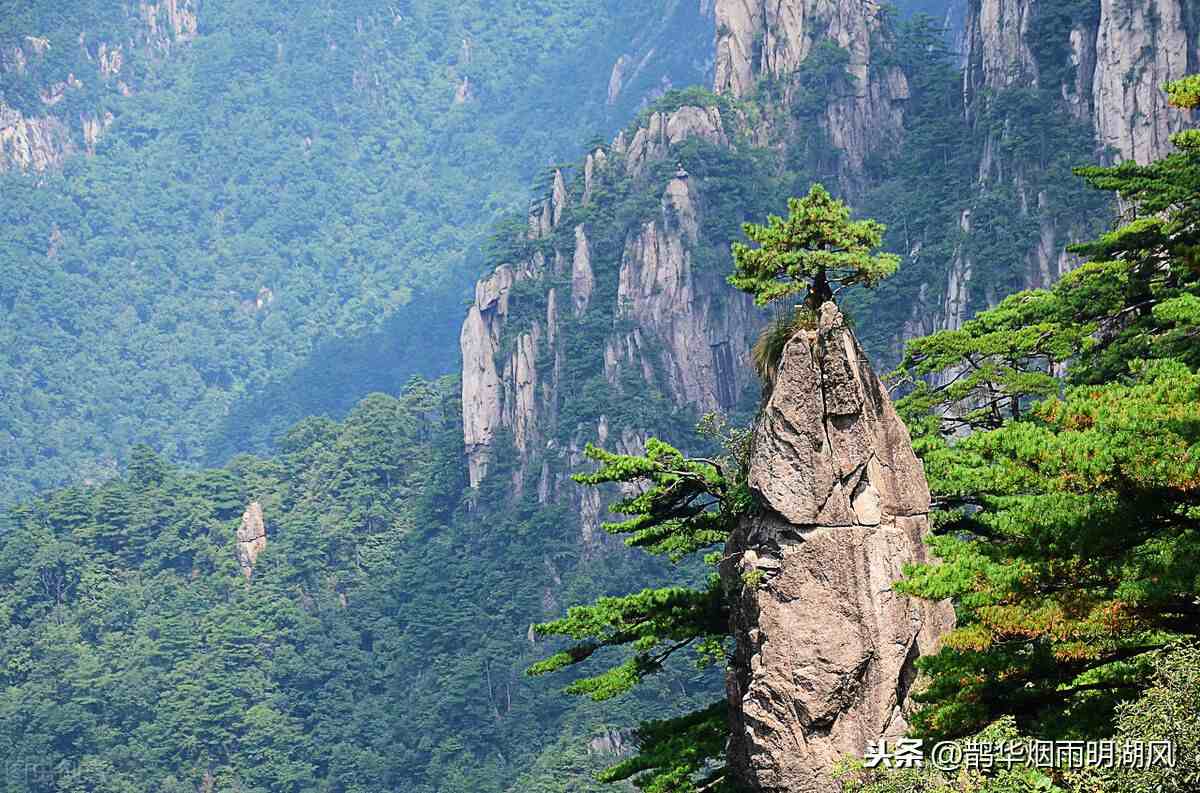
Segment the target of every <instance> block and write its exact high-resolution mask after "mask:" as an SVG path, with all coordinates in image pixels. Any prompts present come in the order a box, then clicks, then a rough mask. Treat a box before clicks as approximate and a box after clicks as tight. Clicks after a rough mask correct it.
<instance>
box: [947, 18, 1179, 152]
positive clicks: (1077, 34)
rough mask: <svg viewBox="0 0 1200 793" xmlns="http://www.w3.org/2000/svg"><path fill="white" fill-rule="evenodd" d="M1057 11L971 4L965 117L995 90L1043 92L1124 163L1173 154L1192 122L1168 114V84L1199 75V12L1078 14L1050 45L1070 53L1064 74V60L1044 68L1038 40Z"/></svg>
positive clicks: (1172, 111) (966, 37) (1173, 112)
mask: <svg viewBox="0 0 1200 793" xmlns="http://www.w3.org/2000/svg"><path fill="white" fill-rule="evenodd" d="M1081 10H1082V7H1081ZM1058 12H1061V9H1056V8H1054V6H1053V4H1052V3H1051V2H1050V0H969V3H968V6H967V24H966V31H965V35H964V41H965V43H966V48H967V52H966V66H965V71H964V75H963V79H964V87H965V92H966V100H967V104H968V111H970V108H971V106H972V105H973V104H974V103H975V102H977V101H979V99H980V98H984V97H986V94H987V93H988V92H991V91H997V90H1001V89H1004V88H1009V87H1014V86H1016V87H1026V86H1035V87H1036V86H1040V87H1042V88H1048V89H1051V90H1054V91H1055V92H1056V93H1058V94H1059V95H1060V96H1061V97H1062V99H1063V101H1064V103H1065V104H1066V106H1067V107H1068V108H1069V109H1070V110H1071V112H1072V113H1073V114H1074V115H1075V117H1076V118H1078V119H1080V120H1081V121H1084V122H1087V123H1089V124H1090V125H1091V126H1092V127H1093V128H1094V129H1095V132H1096V139H1097V143H1098V144H1099V145H1101V146H1104V147H1111V148H1112V149H1113V150H1114V151H1115V152H1116V153H1117V156H1118V159H1121V160H1130V159H1132V160H1136V161H1137V162H1141V163H1145V162H1149V161H1150V160H1153V159H1156V158H1158V157H1162V156H1163V155H1164V154H1166V153H1167V152H1168V151H1170V135H1171V133H1173V132H1177V131H1179V130H1180V129H1183V128H1184V127H1185V126H1187V125H1188V124H1189V123H1193V122H1194V116H1193V114H1190V113H1186V112H1183V111H1179V110H1176V109H1173V108H1170V107H1169V106H1168V105H1167V102H1166V97H1165V96H1164V95H1163V92H1162V90H1161V86H1162V84H1163V83H1164V82H1167V81H1168V80H1175V79H1178V78H1180V77H1182V76H1183V75H1185V74H1187V73H1189V72H1193V71H1196V70H1197V69H1198V68H1200V52H1198V44H1197V34H1200V30H1198V29H1197V26H1198V25H1200V13H1197V12H1196V11H1194V10H1193V11H1189V9H1188V7H1187V3H1186V2H1185V0H1096V3H1095V7H1094V8H1093V9H1091V13H1077V14H1076V15H1075V17H1074V18H1073V19H1072V20H1071V24H1070V26H1069V28H1068V29H1064V37H1063V39H1062V40H1061V41H1049V42H1044V43H1043V46H1044V47H1045V46H1047V45H1048V46H1049V50H1050V51H1055V52H1056V54H1057V51H1058V50H1062V51H1066V52H1068V53H1069V54H1068V55H1067V61H1068V64H1069V66H1070V68H1069V69H1065V70H1063V69H1061V68H1059V67H1060V64H1058V63H1057V61H1055V62H1052V63H1044V64H1039V63H1038V60H1037V56H1036V53H1035V47H1034V40H1035V37H1036V36H1038V35H1041V36H1043V37H1044V36H1045V35H1046V34H1045V33H1044V30H1043V29H1044V28H1045V27H1046V26H1047V24H1048V23H1047V20H1046V19H1045V18H1044V16H1046V15H1049V14H1051V13H1058ZM1060 74H1061V75H1062V76H1061V77H1060ZM1055 79H1061V80H1062V82H1061V84H1060V85H1056V84H1053V83H1052V81H1053V80H1055Z"/></svg>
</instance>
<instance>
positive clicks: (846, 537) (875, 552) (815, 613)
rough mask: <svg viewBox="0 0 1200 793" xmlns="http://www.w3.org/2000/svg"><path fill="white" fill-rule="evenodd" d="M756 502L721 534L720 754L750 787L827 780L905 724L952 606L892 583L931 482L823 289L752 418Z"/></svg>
mask: <svg viewBox="0 0 1200 793" xmlns="http://www.w3.org/2000/svg"><path fill="white" fill-rule="evenodd" d="M750 484H751V486H752V487H753V488H754V489H755V490H756V491H757V492H758V493H759V494H760V496H761V497H762V500H763V502H764V505H765V507H766V509H765V510H764V512H763V514H760V515H756V516H753V517H750V518H747V519H746V520H744V521H743V523H742V524H741V525H740V526H739V527H738V529H737V530H736V531H735V532H734V534H733V536H732V537H731V538H730V541H729V543H728V546H727V548H726V561H725V562H724V563H723V565H722V575H723V577H724V578H725V580H726V582H727V583H728V584H729V585H730V586H731V587H732V588H733V589H734V591H737V592H739V593H740V594H739V595H738V596H737V597H736V599H735V601H734V606H733V608H732V614H733V616H732V629H733V633H734V636H735V638H736V641H737V649H736V653H735V658H734V664H733V667H732V669H731V672H730V674H729V676H728V681H727V683H728V695H729V702H730V707H731V721H732V738H731V742H730V751H729V757H730V763H731V767H732V768H733V770H734V773H735V775H736V777H737V778H738V781H739V782H740V783H741V784H742V785H745V786H746V787H747V788H748V789H750V790H756V791H771V792H772V793H783V792H784V791H786V793H810V792H811V793H817V791H821V792H822V793H824V791H829V790H834V789H836V788H835V786H834V783H833V782H832V781H831V779H830V776H829V775H830V771H831V769H832V768H833V766H834V764H835V763H836V762H837V760H838V759H839V758H841V757H843V756H846V755H857V756H861V755H862V753H863V751H864V750H865V749H866V745H867V743H868V742H869V741H872V740H876V739H878V738H880V737H884V736H887V737H895V736H898V735H901V734H902V733H903V732H904V730H905V729H906V727H907V722H906V713H907V711H908V706H909V689H910V687H911V685H912V683H913V680H914V679H915V676H916V669H915V666H914V663H915V661H916V659H917V658H918V657H919V656H921V655H923V654H927V653H930V652H932V651H933V650H934V648H935V645H936V642H937V639H938V637H939V636H940V635H942V634H943V633H945V632H946V631H948V630H949V629H950V628H951V627H952V626H953V622H954V613H953V610H952V608H951V606H950V604H949V603H948V602H942V603H926V602H923V601H920V600H915V599H912V598H908V597H906V596H903V595H900V594H898V593H897V592H896V591H895V590H894V584H895V582H896V581H897V580H898V579H899V578H900V577H901V568H902V566H903V565H904V564H905V563H908V562H913V561H923V560H925V559H926V558H927V556H926V549H925V546H924V545H923V542H922V539H923V537H924V535H925V534H927V533H928V530H929V526H928V519H927V513H928V511H929V489H928V485H927V484H926V482H925V476H924V472H923V470H922V468H921V463H920V462H919V461H918V460H917V458H916V456H915V455H914V454H913V450H912V446H911V443H910V440H909V435H908V430H907V429H906V428H905V427H904V424H903V423H902V422H901V421H900V419H899V417H898V416H897V415H896V413H895V410H894V409H893V407H892V404H891V401H890V400H889V399H888V396H887V393H886V391H885V390H884V389H883V386H882V384H881V383H880V382H879V379H878V378H877V377H876V376H875V373H874V372H873V371H872V370H871V367H870V365H869V363H868V362H867V359H866V356H865V355H864V354H863V352H862V350H861V349H860V348H859V346H858V343H857V341H856V340H855V338H854V336H853V334H852V333H851V331H850V330H849V329H848V328H847V326H846V324H845V320H844V319H843V317H842V315H841V313H840V312H839V311H838V309H837V307H836V306H835V305H834V304H833V303H826V304H825V305H824V306H823V307H822V310H821V315H820V319H819V324H818V327H817V328H816V329H815V330H811V331H800V332H798V333H797V334H796V335H795V336H793V337H792V339H791V341H789V342H788V344H787V346H786V347H785V349H784V352H783V358H782V360H781V362H780V368H779V377H778V381H777V384H776V386H775V388H774V391H773V392H772V394H771V397H770V400H769V401H768V403H767V405H766V408H765V410H764V412H763V415H762V417H761V418H760V420H759V423H758V426H757V428H756V433H755V440H754V450H753V453H752V456H751V466H750Z"/></svg>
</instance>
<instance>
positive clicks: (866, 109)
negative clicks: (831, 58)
mask: <svg viewBox="0 0 1200 793" xmlns="http://www.w3.org/2000/svg"><path fill="white" fill-rule="evenodd" d="M715 13H716V21H717V38H716V64H715V74H714V78H713V88H714V90H715V91H716V92H717V93H723V94H728V95H730V96H734V97H739V98H741V97H748V96H751V95H752V94H753V93H754V91H755V88H756V86H757V83H758V82H759V81H760V80H762V79H764V78H765V79H775V80H780V81H782V84H783V85H784V86H785V98H786V99H787V101H788V102H790V101H791V99H792V98H793V96H794V94H795V92H796V91H797V90H798V86H796V85H795V83H794V82H793V81H792V80H791V79H790V78H791V77H792V76H793V75H794V74H795V73H796V72H797V71H798V70H799V69H800V68H801V66H802V65H804V63H805V60H806V59H807V58H808V57H809V55H810V54H812V52H813V49H814V47H816V46H817V45H818V43H820V42H823V41H831V42H833V43H834V44H836V45H837V46H838V47H840V48H841V49H842V50H845V51H846V53H848V56H849V59H848V61H847V63H846V67H845V68H846V71H847V72H848V73H849V74H850V76H851V80H850V81H849V83H848V84H847V85H846V86H845V88H844V90H838V91H836V92H835V93H834V94H833V96H832V97H831V99H830V101H829V102H828V106H827V108H826V111H825V114H824V117H823V119H822V121H821V123H822V125H823V127H824V128H825V131H826V132H827V133H828V135H829V138H830V142H831V143H832V144H833V146H834V147H835V148H836V149H838V150H840V151H841V152H843V153H844V156H845V168H844V172H843V174H842V175H843V176H846V175H848V174H855V173H857V172H858V171H860V170H861V169H862V166H863V161H864V160H865V159H866V157H867V155H868V154H869V153H870V152H871V151H872V150H874V149H875V148H876V147H878V146H880V145H881V144H883V143H885V142H887V141H895V140H897V139H898V138H899V137H900V134H901V132H902V127H903V122H904V114H903V105H904V100H906V99H907V98H908V95H909V89H908V82H907V80H906V79H905V76H904V73H903V72H902V71H901V70H900V69H899V68H898V67H895V66H890V67H887V66H881V65H880V64H881V63H882V62H883V61H884V58H883V57H882V56H883V54H884V53H883V52H881V46H882V47H885V48H886V45H887V39H888V35H887V32H886V30H885V28H884V25H883V19H882V13H881V7H880V5H879V4H878V3H875V2H871V0H866V1H865V2H864V0H717V2H716V5H715ZM775 134H776V135H777V136H778V135H779V131H777V132H776V133H775Z"/></svg>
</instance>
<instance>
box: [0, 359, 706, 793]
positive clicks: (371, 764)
mask: <svg viewBox="0 0 1200 793" xmlns="http://www.w3.org/2000/svg"><path fill="white" fill-rule="evenodd" d="M458 388H459V386H458V383H457V382H455V381H454V380H449V379H448V380H445V381H441V382H433V383H429V382H425V381H419V380H418V381H413V382H411V383H410V384H409V386H408V388H407V389H405V390H404V391H403V392H402V393H401V394H400V395H399V396H398V397H385V396H383V395H373V396H371V397H369V398H368V399H366V400H364V401H363V402H362V403H360V404H359V405H358V406H357V407H356V408H355V409H354V410H352V411H351V412H350V414H349V415H348V416H347V417H346V419H345V420H344V421H342V422H333V421H331V420H329V419H324V418H315V419H309V420H306V421H305V422H303V423H301V424H300V425H298V426H296V427H295V428H294V429H293V430H292V431H291V432H289V433H287V435H286V437H285V440H284V441H283V443H282V447H283V448H282V450H281V452H280V455H279V456H278V457H276V458H274V459H260V458H254V457H248V456H242V457H239V458H236V459H235V460H234V461H233V462H232V463H231V464H230V465H229V466H228V467H227V468H225V469H218V470H206V471H194V470H189V469H187V468H183V467H179V466H176V465H172V464H170V463H168V462H167V461H165V460H164V459H163V458H162V457H160V456H158V455H155V454H153V453H152V452H150V451H149V450H147V449H144V448H143V449H138V450H136V452H135V453H134V455H133V457H134V460H135V464H134V465H131V471H130V473H129V475H128V476H127V477H124V478H120V479H115V480H112V481H110V482H107V483H105V484H104V485H103V486H93V487H78V488H71V489H67V490H61V491H57V492H55V493H52V494H48V495H46V496H45V497H43V498H41V499H38V500H36V501H32V502H29V503H26V504H24V505H22V506H20V507H18V508H16V509H15V510H14V512H15V514H14V526H13V528H12V530H11V531H9V532H8V533H6V534H5V535H3V536H2V537H0V582H2V585H0V637H2V638H0V687H3V689H4V691H5V692H6V696H5V697H4V699H3V701H2V702H0V742H2V743H3V745H4V747H5V748H4V751H3V752H2V753H0V760H2V761H3V764H4V765H3V767H4V769H5V773H6V777H5V784H6V785H7V787H6V788H5V789H6V790H13V791H29V793H50V791H51V790H52V789H53V790H58V789H71V788H67V787H65V784H66V783H63V785H64V786H60V787H52V785H54V784H58V783H56V782H55V781H54V779H55V777H54V775H53V774H52V773H51V770H54V771H56V772H57V773H58V776H57V778H58V779H63V778H66V777H69V778H70V779H72V780H74V781H73V782H72V784H76V785H78V786H79V787H78V789H80V790H120V791H130V793H132V792H133V791H143V790H177V791H181V792H182V791H183V790H189V791H195V790H197V789H200V788H202V787H203V785H204V784H205V781H204V780H205V779H206V778H207V777H211V778H212V779H213V780H214V783H213V784H215V785H216V788H215V789H236V788H238V787H241V788H242V789H245V790H270V791H282V792H283V793H287V791H302V790H303V791H307V790H314V789H317V790H331V791H356V793H376V792H378V793H383V791H391V790H395V789H397V788H401V789H404V790H405V791H412V793H434V791H437V793H447V792H450V791H453V792H454V793H503V791H505V790H506V789H508V787H509V785H510V784H516V780H517V779H518V777H521V776H522V775H523V774H525V773H526V772H527V771H529V768H528V764H527V763H526V762H525V757H526V756H527V753H529V752H531V751H535V747H541V746H546V747H547V751H550V750H551V749H552V747H553V744H554V741H555V740H556V739H557V738H558V737H559V735H561V734H572V735H576V736H583V737H582V739H581V740H582V741H583V742H585V743H586V740H587V737H588V736H590V735H591V734H592V732H591V731H592V729H593V725H594V724H595V723H596V721H597V718H596V715H597V714H596V713H595V712H594V711H592V710H589V709H588V708H587V707H585V706H582V705H581V706H580V707H578V708H576V709H574V710H570V711H568V710H566V709H564V708H562V707H561V705H559V704H558V701H557V700H558V698H557V696H556V695H555V694H554V693H553V692H547V691H544V690H541V689H540V688H539V687H537V686H534V685H531V684H528V683H524V682H523V679H522V676H521V675H520V670H521V668H523V667H524V666H525V665H527V664H528V663H529V662H530V661H531V660H533V654H534V653H537V652H538V651H539V649H540V647H541V646H544V645H539V648H532V647H531V646H530V643H529V641H528V639H527V638H526V636H527V631H528V628H529V623H530V621H531V617H535V616H536V615H539V614H544V613H546V608H547V607H546V606H545V604H544V600H543V599H544V597H545V596H546V594H545V593H546V592H547V591H548V588H549V587H556V590H555V591H557V592H560V593H561V594H560V595H559V596H560V597H564V598H572V599H580V600H587V599H591V598H593V597H595V596H597V595H599V594H602V593H603V592H604V590H605V588H606V587H609V586H611V585H612V582H616V581H628V580H639V581H645V582H647V584H652V583H654V582H655V581H656V580H657V579H658V578H659V577H661V571H660V570H656V569H655V568H654V567H653V566H650V565H646V564H644V563H643V564H641V565H638V564H636V563H635V562H636V560H625V559H619V558H612V559H608V560H604V559H601V560H594V561H592V562H591V563H589V565H588V569H587V570H586V574H583V575H579V574H574V573H572V572H571V570H572V568H573V567H574V565H575V564H577V561H578V560H577V557H576V556H575V554H576V553H577V552H573V551H571V550H569V549H572V548H574V547H576V546H577V543H578V536H577V529H576V528H575V527H574V525H573V524H572V523H571V522H569V521H567V520H565V519H564V516H563V515H562V513H561V510H557V511H556V510H555V509H553V508H540V509H539V508H537V506H536V505H530V504H527V503H523V504H517V505H513V506H511V507H508V506H506V507H505V508H504V510H503V512H500V511H499V510H497V511H491V512H489V511H487V505H484V506H481V507H476V511H475V512H468V511H467V508H466V505H464V504H462V503H461V494H462V492H463V491H464V490H465V482H464V481H463V479H464V475H463V471H462V470H461V469H462V452H463V449H462V427H461V416H460V414H459V406H458ZM251 500H257V501H259V503H261V504H262V506H263V511H264V514H265V515H266V523H267V534H268V540H267V547H266V549H265V550H264V551H263V553H262V554H261V556H259V558H258V561H257V564H256V566H255V569H254V574H253V578H252V580H251V581H249V582H247V581H246V580H245V579H244V578H243V577H242V575H241V572H240V571H239V569H238V566H237V563H236V561H235V553H234V545H233V544H234V536H235V532H236V529H237V526H238V525H239V521H240V517H241V514H242V510H243V509H244V508H245V506H246V504H247V503H248V502H249V501H251ZM501 521H503V525H504V526H505V530H504V531H496V530H495V528H494V527H495V526H496V525H498V524H499V523H500V522H501ZM543 554H545V556H543ZM548 564H549V565H551V567H552V569H553V572H551V570H550V569H547V565H548ZM513 570H525V571H527V573H526V574H524V575H522V576H516V577H514V576H513V575H512V571H513ZM555 576H557V577H559V578H560V579H561V581H560V583H559V584H557V585H556V584H555V582H554V578H555ZM496 593H502V594H503V596H502V597H499V598H498V597H496ZM656 677H658V678H660V680H650V681H647V683H646V684H644V685H643V686H642V694H641V696H640V697H639V701H638V703H637V708H636V712H635V710H634V708H633V706H632V704H630V705H622V704H620V703H611V704H610V706H609V708H608V710H609V715H610V716H612V717H613V718H616V719H620V720H630V721H636V719H637V718H638V717H639V715H640V717H641V718H646V717H647V716H648V715H653V714H659V713H661V714H666V713H670V712H671V710H672V709H674V708H684V709H686V708H689V707H693V706H695V705H697V704H699V703H701V702H703V701H705V700H706V699H707V698H708V697H707V694H705V695H704V696H703V697H700V696H694V695H688V694H683V695H681V694H680V691H681V690H692V689H694V690H696V691H697V692H702V691H704V692H706V690H707V686H706V683H707V681H706V679H705V678H704V677H703V673H701V672H699V671H695V670H691V669H683V670H667V671H665V672H663V673H661V674H660V675H658V676H656ZM502 758H506V759H502ZM549 770H550V769H549V768H547V769H545V771H546V772H547V773H549ZM26 772H28V773H26ZM543 782H544V780H541V779H538V780H535V782H534V784H537V785H541V784H542V783H543ZM517 789H521V788H517ZM534 789H537V788H534Z"/></svg>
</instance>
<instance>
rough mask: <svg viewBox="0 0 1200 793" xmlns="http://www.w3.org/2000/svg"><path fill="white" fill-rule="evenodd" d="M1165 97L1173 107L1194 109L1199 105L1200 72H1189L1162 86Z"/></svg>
mask: <svg viewBox="0 0 1200 793" xmlns="http://www.w3.org/2000/svg"><path fill="white" fill-rule="evenodd" d="M1163 90H1164V91H1166V93H1167V98H1168V99H1169V100H1170V102H1171V104H1172V105H1174V106H1175V107H1179V108H1184V109H1187V110H1195V109H1196V108H1197V107H1200V74H1189V75H1188V76H1186V77H1183V78H1181V79H1179V80H1175V81H1173V82H1169V83H1167V84H1166V85H1164V86H1163Z"/></svg>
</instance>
